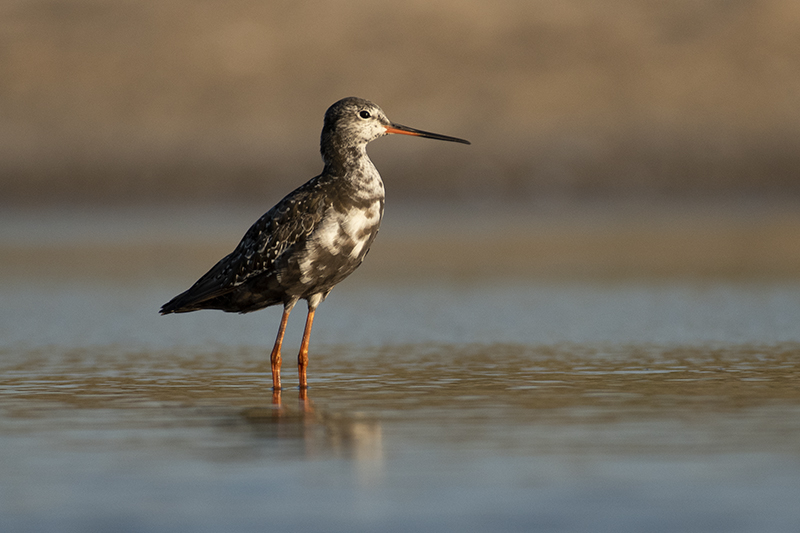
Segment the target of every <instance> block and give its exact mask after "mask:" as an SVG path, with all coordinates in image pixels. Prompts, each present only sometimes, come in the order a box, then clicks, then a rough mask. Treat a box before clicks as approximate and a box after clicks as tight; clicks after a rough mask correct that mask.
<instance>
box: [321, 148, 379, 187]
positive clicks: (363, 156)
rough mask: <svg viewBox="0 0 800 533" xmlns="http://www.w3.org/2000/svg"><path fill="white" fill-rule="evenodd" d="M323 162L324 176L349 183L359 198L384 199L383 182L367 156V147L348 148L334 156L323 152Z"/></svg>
mask: <svg viewBox="0 0 800 533" xmlns="http://www.w3.org/2000/svg"><path fill="white" fill-rule="evenodd" d="M322 160H323V162H324V163H325V168H324V170H323V174H327V175H330V176H332V177H335V179H336V180H337V181H340V180H341V181H345V182H347V183H348V185H350V186H351V188H352V189H353V190H355V191H358V195H359V196H364V197H370V198H375V199H377V198H383V196H384V189H383V180H382V179H381V176H380V174H379V173H378V169H377V168H375V165H373V164H372V161H371V160H370V158H369V156H368V155H367V150H366V145H358V146H351V147H347V148H345V149H340V150H339V151H337V152H335V153H332V154H326V153H325V152H324V151H323V155H322Z"/></svg>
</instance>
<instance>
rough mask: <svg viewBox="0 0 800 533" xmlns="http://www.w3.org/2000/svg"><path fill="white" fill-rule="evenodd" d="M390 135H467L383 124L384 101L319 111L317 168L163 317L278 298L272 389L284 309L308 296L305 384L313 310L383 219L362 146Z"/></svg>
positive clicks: (374, 173) (351, 102) (301, 364)
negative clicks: (321, 117) (318, 171)
mask: <svg viewBox="0 0 800 533" xmlns="http://www.w3.org/2000/svg"><path fill="white" fill-rule="evenodd" d="M390 133H398V134H402V135H415V136H417V137H427V138H429V139H439V140H441V141H451V142H457V143H464V144H470V143H469V141H465V140H464V139H458V138H456V137H448V136H447V135H439V134H438V133H430V132H427V131H422V130H416V129H413V128H409V127H406V126H401V125H400V124H394V123H392V122H389V119H388V118H386V115H385V114H384V113H383V111H382V110H381V108H380V107H378V106H377V105H375V104H373V103H372V102H370V101H368V100H364V99H362V98H344V99H342V100H339V101H338V102H336V103H335V104H333V105H332V106H331V107H330V108H328V110H327V111H326V112H325V121H324V124H323V127H322V138H321V142H320V145H321V148H320V151H321V152H322V161H323V163H324V164H325V166H324V168H323V169H322V174H320V175H319V176H317V177H315V178H311V179H310V180H309V181H307V182H306V183H304V184H303V185H301V186H300V187H298V188H297V189H295V190H294V191H292V192H291V193H289V194H288V195H287V196H286V197H285V198H284V199H283V200H281V201H280V202H278V204H277V205H275V207H273V208H272V209H270V210H269V211H267V213H266V214H264V215H263V216H262V217H261V218H260V219H258V221H256V223H255V224H253V225H252V226H251V227H250V229H249V230H247V233H245V235H244V237H243V238H242V240H241V242H240V243H239V245H238V246H237V247H236V249H235V250H234V251H233V252H231V253H230V254H229V255H227V256H225V257H224V258H222V260H220V261H219V262H218V263H217V264H216V265H214V267H213V268H212V269H211V270H209V271H208V272H207V273H206V274H205V275H204V276H202V277H201V278H200V279H199V280H197V282H196V283H195V284H194V285H192V286H191V288H189V290H187V291H186V292H183V293H181V294H179V295H178V296H176V297H175V298H173V299H172V300H170V301H169V302H167V303H166V304H164V305H163V306H162V307H161V314H162V315H165V314H168V313H186V312H189V311H197V310H200V309H220V310H222V311H227V312H231V313H249V312H251V311H257V310H259V309H263V308H265V307H269V306H271V305H277V304H282V305H283V315H282V317H281V323H280V326H279V327H278V337H277V339H275V346H274V347H273V349H272V354H271V356H270V362H271V364H272V388H273V389H274V390H280V388H281V375H280V370H281V344H282V343H283V336H284V332H285V331H286V323H287V321H288V319H289V313H290V312H291V310H292V308H293V307H294V306H295V304H296V303H297V302H298V301H299V300H301V299H303V300H306V301H307V302H308V316H307V318H306V325H305V330H304V331H303V340H302V342H301V344H300V353H299V355H298V356H297V366H298V373H299V380H300V388H301V390H302V389H305V388H306V387H307V386H308V384H307V379H306V367H307V365H308V342H309V338H310V336H311V325H312V324H313V322H314V312H315V311H316V309H317V306H318V305H319V304H320V303H322V301H323V300H325V298H326V297H327V296H328V294H329V293H330V292H331V290H332V289H333V287H334V286H335V285H336V284H337V283H339V282H340V281H342V280H343V279H344V278H346V277H347V276H349V275H350V274H351V273H352V272H353V271H354V270H355V269H356V268H358V266H359V265H360V264H361V262H362V261H363V260H364V257H365V256H366V255H367V252H368V251H369V248H370V246H371V245H372V241H374V240H375V236H376V235H377V234H378V228H379V227H380V224H381V219H382V218H383V204H384V189H383V180H381V176H380V174H378V170H377V169H376V168H375V165H373V164H372V161H370V159H369V156H367V149H366V148H367V143H369V142H370V141H374V140H375V139H377V138H378V137H382V136H384V135H387V134H390Z"/></svg>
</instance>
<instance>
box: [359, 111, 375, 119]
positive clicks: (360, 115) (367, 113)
mask: <svg viewBox="0 0 800 533" xmlns="http://www.w3.org/2000/svg"><path fill="white" fill-rule="evenodd" d="M358 116H359V117H361V118H369V117H371V116H372V115H370V114H369V111H362V112H360V113H359V114H358Z"/></svg>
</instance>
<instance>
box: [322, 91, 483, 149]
mask: <svg viewBox="0 0 800 533" xmlns="http://www.w3.org/2000/svg"><path fill="white" fill-rule="evenodd" d="M390 133H399V134H403V135H415V136H417V137H428V138H430V139H439V140H441V141H451V142H458V143H464V144H470V143H469V141H465V140H464V139H458V138H456V137H448V136H446V135H439V134H438V133H430V132H427V131H422V130H415V129H413V128H409V127H407V126H402V125H400V124H394V123H392V122H390V121H389V119H388V118H386V114H384V112H383V110H382V109H381V108H380V107H378V106H377V105H376V104H373V103H372V102H370V101H369V100H365V99H363V98H356V97H353V96H351V97H348V98H342V99H341V100H339V101H338V102H336V103H335V104H333V105H332V106H330V107H329V108H328V110H327V111H326V112H325V122H324V124H323V126H322V139H321V142H320V145H321V146H320V148H321V152H322V159H323V161H324V162H325V164H329V163H333V162H334V161H336V160H340V159H342V158H346V157H347V154H348V153H351V152H353V151H354V150H355V151H356V152H361V151H363V150H364V147H365V146H366V145H367V143H368V142H370V141H374V140H375V139H377V138H378V137H382V136H384V135H388V134H390Z"/></svg>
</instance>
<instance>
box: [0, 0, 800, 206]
mask: <svg viewBox="0 0 800 533" xmlns="http://www.w3.org/2000/svg"><path fill="white" fill-rule="evenodd" d="M0 73H2V75H0V197H1V198H2V199H1V200H0V203H4V204H18V205H19V204H21V205H28V204H41V203H50V202H65V201H66V202H92V201H100V202H149V201H170V202H172V201H178V200H184V199H185V200H190V201H208V200H221V199H222V200H240V199H251V200H252V199H254V197H255V198H256V199H257V198H258V197H259V195H267V196H268V199H269V202H270V205H271V202H272V201H274V200H276V199H277V198H279V197H280V195H282V194H283V193H285V192H288V191H289V190H290V189H291V188H292V187H294V186H295V185H297V184H299V183H301V182H303V181H305V180H306V179H308V178H309V177H311V176H313V175H315V174H316V173H318V171H319V170H320V168H321V164H320V160H319V156H318V153H317V146H318V138H319V130H320V128H321V124H322V115H323V113H324V111H325V109H326V108H327V107H328V106H329V105H330V104H331V103H333V102H334V101H336V100H338V99H339V98H341V97H344V96H350V95H357V96H362V97H365V98H369V99H371V100H374V101H375V102H376V103H378V104H379V105H381V106H382V107H383V108H384V110H385V111H386V112H387V114H388V115H389V117H390V118H391V119H392V120H394V121H397V122H400V123H403V124H407V125H409V126H413V127H418V128H422V129H428V130H432V131H436V132H441V133H445V134H449V135H456V136H460V137H465V138H468V139H470V140H471V141H472V142H473V146H472V147H469V148H464V149H457V147H455V148H454V146H449V145H444V144H440V143H435V142H433V141H422V140H417V139H405V138H403V139H398V138H393V139H391V140H381V141H379V142H376V143H374V144H373V145H371V146H370V153H371V155H372V156H373V159H374V160H375V162H376V164H377V165H378V167H379V169H380V170H381V172H382V174H383V176H384V180H385V181H386V183H387V189H388V191H389V194H390V196H392V197H393V198H394V199H399V198H405V199H409V200H417V199H422V198H433V199H435V200H436V201H441V200H445V199H455V200H456V201H460V200H461V199H469V198H481V199H485V198H492V199H497V200H506V199H514V200H523V201H524V200H528V199H534V198H545V199H547V198H557V199H562V200H563V199H585V198H601V199H602V198H607V197H608V198H610V197H615V198H618V197H622V198H634V199H636V198H650V199H652V198H676V197H677V198H689V197H692V198H719V197H732V196H735V197H748V198H751V197H753V196H762V197H767V198H770V197H780V198H787V197H789V198H791V197H796V196H798V193H800V180H798V169H800V155H799V154H798V145H799V142H800V104H799V103H798V102H800V3H798V2H796V1H795V0H737V1H730V0H706V1H702V0H672V1H668V2H666V1H646V0H605V1H603V2H597V1H593V0H558V1H555V0H554V1H533V2H532V1H522V0H518V1H508V2H487V1H477V0H473V1H463V0H462V1H459V2H455V1H452V0H449V1H442V2H431V1H430V0H416V1H411V2H395V3H375V2H369V1H366V0H358V1H350V2H338V1H334V2H295V1H263V0H259V1H256V0H233V1H222V0H199V1H187V0H120V1H109V0H58V1H57V0H25V1H23V0H16V1H14V0H7V1H4V2H2V3H0Z"/></svg>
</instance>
